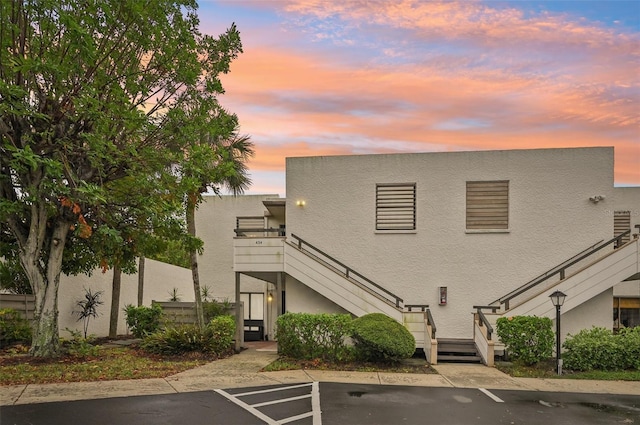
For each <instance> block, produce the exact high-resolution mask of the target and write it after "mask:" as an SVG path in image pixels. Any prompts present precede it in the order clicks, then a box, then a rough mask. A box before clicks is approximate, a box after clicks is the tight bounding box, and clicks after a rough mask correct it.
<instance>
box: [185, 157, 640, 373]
mask: <svg viewBox="0 0 640 425" xmlns="http://www.w3.org/2000/svg"><path fill="white" fill-rule="evenodd" d="M613 161H614V152H613V148H609V147H602V148H575V149H535V150H510V151H481V152H446V153H411V154H388V155H387V154H385V155H361V156H330V157H323V156H321V157H305V158H287V162H286V182H287V187H286V199H284V198H280V197H278V196H277V195H249V196H241V197H210V198H208V199H207V200H206V202H205V203H204V204H203V205H202V206H201V207H200V209H199V210H198V213H197V228H198V231H199V236H200V237H201V238H202V239H203V240H204V241H205V252H204V254H203V257H202V258H201V261H200V270H201V276H202V280H203V284H206V285H209V286H210V287H211V288H212V289H213V290H214V291H215V293H216V295H217V296H220V297H223V298H229V299H235V297H236V291H237V292H239V293H240V298H241V299H242V300H243V301H244V302H245V311H244V317H245V319H247V320H251V322H250V324H251V325H252V327H251V328H249V327H247V328H246V329H247V330H253V331H254V333H253V334H252V335H253V336H257V337H265V338H273V335H274V323H275V319H276V317H277V316H278V314H280V313H282V312H287V311H291V312H342V313H346V312H348V313H351V314H353V315H355V316H360V315H362V314H365V313H368V312H374V311H380V312H384V313H385V314H388V315H390V316H392V317H395V318H396V319H397V320H399V321H401V322H404V323H405V324H406V325H407V326H408V327H409V328H410V329H411V330H412V332H413V333H414V335H415V336H416V339H417V340H418V343H419V346H421V347H424V348H425V352H427V351H429V350H430V347H431V344H430V339H431V337H432V336H434V332H432V329H431V328H429V329H427V328H426V327H425V320H426V321H427V322H428V323H429V324H431V325H435V327H437V332H435V340H436V341H437V340H442V341H444V340H445V339H451V338H455V339H469V340H472V339H477V338H478V333H481V332H485V333H486V326H484V327H483V326H482V322H481V321H479V318H478V312H479V311H480V312H482V313H483V314H482V315H481V316H482V318H483V319H486V321H487V322H488V324H491V323H495V320H496V319H497V317H499V316H501V315H514V314H535V315H547V316H549V317H552V318H553V317H554V316H553V314H554V313H555V309H554V308H553V305H552V304H551V302H550V300H549V294H550V293H551V292H553V291H554V290H556V289H560V290H562V291H563V292H565V293H566V294H567V299H566V302H565V305H564V306H563V322H562V323H563V335H566V334H567V333H575V332H577V331H578V330H579V329H582V328H589V327H591V326H603V327H607V328H612V326H613V325H614V316H613V314H612V312H613V306H614V302H616V303H617V304H616V305H617V307H618V313H617V314H618V315H617V316H616V318H618V316H620V318H622V317H623V316H624V320H625V322H626V325H627V326H632V325H636V324H638V319H639V318H638V312H639V311H640V308H639V307H640V280H638V242H637V240H635V241H634V236H632V233H638V226H640V188H637V187H632V188H626V187H625V188H617V187H614V182H613V168H614V167H613V165H614V164H613ZM620 234H624V235H623V236H622V237H621V238H619V240H617V241H616V240H612V238H614V236H618V235H620ZM614 247H619V249H615V250H614ZM591 251H595V252H591ZM583 254H589V255H586V258H585V259H582V260H580V261H575V264H570V263H572V262H574V260H579V259H580V258H579V257H580V256H581V255H583ZM545 273H548V274H549V275H551V277H549V278H544V274H545ZM594 276H595V277H594ZM540 277H542V279H538V280H542V281H541V282H540V283H537V282H536V278H540ZM625 279H631V280H627V281H625ZM623 281H624V282H623ZM529 283H533V284H535V285H531V286H533V287H532V288H527V289H526V290H524V291H522V293H517V292H519V291H518V289H519V288H522V287H523V286H525V285H527V284H529ZM514 293H515V295H513V294H514ZM505 298H506V301H505ZM408 306H414V307H408ZM426 306H428V309H427V307H426ZM479 306H481V307H484V308H482V309H478V308H477V307H479ZM424 310H428V313H429V314H428V315H427V314H426V313H425V312H424ZM410 311H411V312H410ZM416 312H417V313H416ZM472 313H475V319H476V320H475V321H474V315H473V314H472ZM427 316H428V317H427ZM248 323H249V322H248ZM258 325H259V326H258ZM248 335H249V334H248ZM485 339H486V338H485ZM493 340H494V341H495V337H494V338H493ZM476 342H478V341H476ZM434 343H435V341H434ZM482 344H483V343H481V342H480V345H482ZM489 344H490V345H493V343H492V342H491V341H489ZM497 347H498V346H497ZM485 355H486V353H485ZM485 361H486V359H485Z"/></svg>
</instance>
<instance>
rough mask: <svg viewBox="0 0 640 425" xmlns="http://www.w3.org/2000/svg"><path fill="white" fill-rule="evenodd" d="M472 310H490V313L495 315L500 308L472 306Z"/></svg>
mask: <svg viewBox="0 0 640 425" xmlns="http://www.w3.org/2000/svg"><path fill="white" fill-rule="evenodd" d="M473 308H475V309H476V310H480V309H484V310H491V312H492V313H497V312H498V309H499V308H500V306H499V305H474V306H473Z"/></svg>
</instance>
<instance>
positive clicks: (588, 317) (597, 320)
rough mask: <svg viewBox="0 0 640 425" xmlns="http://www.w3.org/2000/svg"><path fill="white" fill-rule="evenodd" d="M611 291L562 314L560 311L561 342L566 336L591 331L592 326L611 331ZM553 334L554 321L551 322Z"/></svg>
mask: <svg viewBox="0 0 640 425" xmlns="http://www.w3.org/2000/svg"><path fill="white" fill-rule="evenodd" d="M612 300H613V290H612V289H609V290H607V291H604V292H603V293H601V294H600V295H598V296H597V297H594V298H592V299H590V300H589V301H587V302H586V303H584V304H582V305H580V306H579V307H576V308H574V309H572V310H571V311H569V312H567V313H566V314H562V309H561V310H560V313H561V317H560V334H561V338H562V341H563V342H564V340H565V339H566V337H567V335H568V334H572V335H575V334H577V333H578V332H580V330H582V329H591V327H593V326H597V327H601V328H606V329H612V328H613V302H612ZM553 322H554V323H553V329H554V332H555V329H556V325H555V319H554V321H553Z"/></svg>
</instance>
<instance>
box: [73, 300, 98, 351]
mask: <svg viewBox="0 0 640 425" xmlns="http://www.w3.org/2000/svg"><path fill="white" fill-rule="evenodd" d="M100 296H102V291H98V292H91V289H87V288H85V289H84V299H83V300H80V301H78V302H76V306H77V307H79V310H74V311H73V313H72V314H77V315H78V322H79V321H80V320H82V329H83V330H84V337H85V339H86V338H87V331H88V330H89V321H90V320H91V318H94V319H95V318H96V317H98V314H99V313H98V307H99V306H101V305H102V304H104V301H101V300H100Z"/></svg>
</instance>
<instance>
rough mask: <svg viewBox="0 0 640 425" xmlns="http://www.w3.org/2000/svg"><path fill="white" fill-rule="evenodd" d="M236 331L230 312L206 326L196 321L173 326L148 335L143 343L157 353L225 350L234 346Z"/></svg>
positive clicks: (149, 349) (145, 348) (220, 352)
mask: <svg viewBox="0 0 640 425" xmlns="http://www.w3.org/2000/svg"><path fill="white" fill-rule="evenodd" d="M234 334H235V322H234V320H233V318H232V317H231V316H219V317H217V318H215V319H213V320H212V321H211V322H210V323H209V324H208V325H207V326H205V327H204V329H200V328H198V326H196V325H177V326H170V327H167V328H166V329H164V330H162V331H158V332H155V333H153V334H150V335H147V336H146V337H145V338H144V340H143V341H142V344H140V346H141V347H142V349H144V350H146V351H148V352H150V353H155V354H165V355H173V354H183V353H189V352H196V351H197V352H202V353H210V354H217V355H221V354H225V353H227V352H228V351H229V350H230V349H231V343H232V341H233V336H234Z"/></svg>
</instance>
